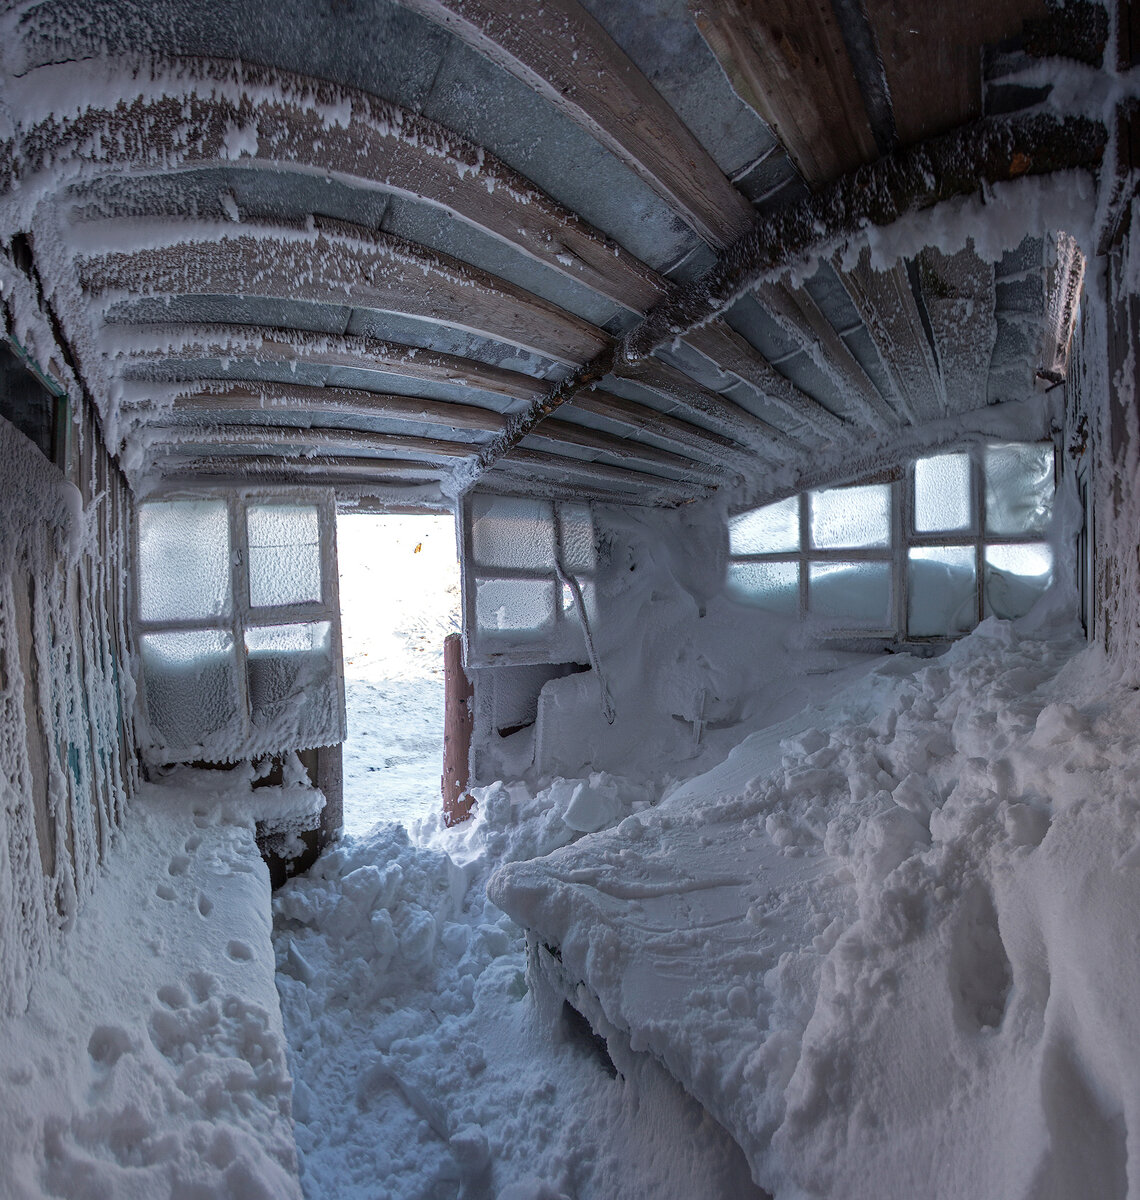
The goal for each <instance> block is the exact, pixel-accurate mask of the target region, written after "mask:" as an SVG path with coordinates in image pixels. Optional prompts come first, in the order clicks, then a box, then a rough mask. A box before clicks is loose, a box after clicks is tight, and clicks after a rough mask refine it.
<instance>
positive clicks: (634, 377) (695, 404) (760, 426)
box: [614, 358, 803, 454]
mask: <svg viewBox="0 0 1140 1200" xmlns="http://www.w3.org/2000/svg"><path fill="white" fill-rule="evenodd" d="M614 374H615V375H617V376H618V377H619V378H621V379H628V380H629V381H630V382H631V383H636V384H638V385H640V386H641V387H643V388H645V389H646V390H647V391H650V392H654V393H655V394H656V395H658V396H663V397H666V398H667V399H669V400H672V401H674V402H675V403H676V404H677V405H679V406H680V408H681V409H682V410H688V411H689V412H694V413H700V414H701V416H703V417H705V418H706V419H707V420H709V421H712V422H714V423H715V424H717V425H719V426H720V427H721V428H722V429H724V430H726V431H727V432H728V433H729V435H730V436H731V437H733V438H734V439H735V440H737V441H740V442H742V443H744V444H746V445H748V446H749V448H750V449H757V448H758V449H759V450H760V451H761V452H762V453H766V454H781V453H784V452H787V451H789V450H802V449H803V445H802V444H801V443H800V442H798V441H797V440H796V439H795V438H793V437H792V436H791V435H790V434H787V433H785V432H784V431H783V430H782V429H777V428H776V427H775V426H774V425H769V424H768V422H767V421H765V420H763V419H762V418H760V417H757V416H755V415H753V414H752V413H750V412H749V411H748V410H747V409H746V408H742V407H741V406H740V405H739V404H735V403H733V401H731V400H728V399H726V398H725V397H724V396H722V395H720V393H719V392H714V391H713V390H712V389H711V388H707V387H705V386H704V385H703V384H700V383H698V382H697V381H696V380H695V379H690V378H689V376H688V375H686V374H685V373H684V372H683V371H679V370H677V369H676V368H675V367H671V366H669V364H668V363H664V362H662V361H661V360H660V359H658V358H643V359H638V360H636V361H632V362H623V363H620V364H618V365H616V366H615V369H614ZM757 442H760V443H761V445H760V446H759V447H757V446H756V443H757Z"/></svg>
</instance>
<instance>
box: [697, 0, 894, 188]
mask: <svg viewBox="0 0 1140 1200" xmlns="http://www.w3.org/2000/svg"><path fill="white" fill-rule="evenodd" d="M689 9H690V11H691V12H692V13H693V16H694V18H695V20H696V22H697V26H698V28H699V29H700V31H701V34H702V36H703V37H704V39H705V41H706V42H707V43H708V45H709V48H710V49H711V50H712V52H713V53H714V54H715V55H716V57H717V58H718V59H719V61H720V64H721V66H722V67H723V68H724V72H725V74H726V75H727V76H728V79H729V82H730V83H731V84H732V86H733V89H734V90H735V91H736V93H737V95H738V96H739V97H740V98H741V99H742V100H743V101H744V102H745V103H746V104H748V105H750V106H751V107H752V108H753V109H754V110H755V111H756V112H757V113H758V114H759V115H760V117H761V119H762V120H763V121H764V123H765V124H766V125H767V126H768V127H769V128H770V129H771V130H772V131H773V133H775V135H776V136H777V137H778V138H779V139H780V142H781V143H782V144H783V146H784V149H785V150H787V152H788V155H789V157H790V158H791V159H792V161H793V162H794V163H795V164H796V166H797V168H798V169H799V171H800V174H801V175H803V177H804V179H806V180H807V181H808V183H809V184H819V183H822V182H824V181H825V180H829V179H834V178H835V177H836V176H838V175H841V174H843V173H844V172H845V171H850V170H852V169H853V168H854V167H857V166H859V164H860V163H865V162H871V161H872V160H873V159H875V158H877V157H878V153H879V151H878V147H877V146H876V144H875V137H874V134H873V132H872V130H871V123H870V121H869V119H868V117H867V110H866V106H865V104H864V102H863V96H862V93H861V92H860V90H859V84H858V81H857V79H856V77H855V72H854V70H853V69H852V66H851V60H850V57H849V55H848V52H847V47H846V44H845V43H844V39H843V32H842V30H841V29H840V26H839V22H838V21H837V20H836V16H835V11H834V9H833V7H832V5H831V2H830V0H763V2H762V3H761V2H760V0H689Z"/></svg>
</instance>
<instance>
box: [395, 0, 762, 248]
mask: <svg viewBox="0 0 1140 1200" xmlns="http://www.w3.org/2000/svg"><path fill="white" fill-rule="evenodd" d="M401 3H403V4H404V6H405V7H407V8H410V9H412V10H413V11H414V12H418V13H419V14H420V15H421V16H424V17H427V18H428V20H430V21H434V22H435V23H436V24H438V25H441V26H443V27H444V28H445V29H447V30H448V32H450V33H452V34H454V35H455V36H457V37H459V38H461V39H462V40H463V41H465V42H466V43H467V44H468V45H469V46H472V47H473V48H474V49H475V50H477V51H478V52H479V53H480V54H482V55H483V56H484V57H486V58H489V59H490V60H491V61H492V62H494V63H496V64H497V65H498V66H500V67H502V68H504V69H505V70H507V71H509V72H510V73H511V74H512V75H514V76H515V77H516V78H517V79H520V80H522V81H523V82H524V83H525V84H527V86H528V87H530V88H532V89H533V90H534V91H536V92H537V93H538V94H539V95H540V96H542V97H543V98H544V99H546V100H548V101H549V102H550V103H551V104H552V105H554V107H555V108H557V109H558V110H559V111H560V112H562V113H564V114H565V115H566V116H568V117H569V118H570V119H571V120H572V121H574V122H575V123H576V124H577V125H579V126H581V127H582V128H583V129H585V130H586V131H587V132H588V133H589V134H590V135H591V136H592V137H593V138H595V139H596V140H597V141H598V142H599V143H600V144H601V145H602V146H604V147H605V148H606V149H607V150H609V151H610V153H611V154H614V155H615V156H616V157H617V158H618V159H620V160H621V161H622V162H623V163H625V165H626V166H628V167H629V168H630V169H631V170H633V171H634V172H635V173H636V174H637V175H638V176H639V177H640V178H641V179H642V180H643V181H644V182H645V183H646V184H647V185H648V186H649V187H650V188H652V189H653V191H654V192H656V193H657V195H658V196H660V197H661V199H662V200H664V201H665V203H666V204H668V205H669V207H670V208H671V209H672V210H673V211H674V212H675V213H676V214H677V215H678V216H680V217H681V218H682V219H683V220H684V221H685V222H686V223H687V224H689V225H690V226H691V227H692V228H693V229H694V230H695V231H696V232H697V233H698V234H699V235H700V236H701V237H703V238H704V239H705V240H706V241H708V242H710V243H711V244H712V245H714V246H717V247H724V246H728V245H730V244H731V243H732V242H733V241H735V240H736V238H738V237H739V236H740V235H741V234H742V233H744V231H745V230H746V229H747V228H748V226H749V224H750V223H751V217H752V209H751V205H750V204H749V203H748V201H747V200H746V199H745V198H744V197H743V196H742V195H741V194H740V193H739V192H738V191H737V190H736V189H735V188H734V187H733V186H732V184H731V183H729V181H728V180H727V179H726V178H725V176H724V174H723V173H722V172H721V170H720V168H719V167H718V166H717V165H716V163H715V161H714V160H713V158H712V156H711V155H710V154H709V153H708V151H706V150H705V149H704V148H703V147H702V146H701V144H700V142H698V141H697V139H696V138H695V137H694V136H693V135H692V133H690V131H689V130H688V129H687V128H686V126H685V124H684V123H683V122H682V121H681V119H680V117H678V116H677V114H676V113H675V112H674V111H673V109H672V108H670V107H669V105H668V104H667V103H666V101H665V100H664V99H663V97H662V96H661V95H660V93H659V92H657V91H656V89H655V88H654V87H653V85H652V84H651V83H650V82H649V80H648V79H646V78H645V76H644V75H643V74H642V73H641V72H640V71H639V70H638V69H637V67H636V66H634V64H633V63H632V62H631V61H630V59H629V57H628V56H627V55H626V53H625V52H624V51H623V50H622V49H621V47H620V46H618V45H617V43H616V42H614V40H613V39H612V38H611V37H610V36H609V34H608V33H606V31H605V29H603V28H602V26H601V25H599V24H598V22H597V21H596V20H594V18H593V17H592V16H590V14H589V13H588V12H586V10H585V9H584V8H583V7H582V6H581V5H580V4H578V3H577V2H576V0H544V2H543V4H541V5H539V6H537V7H536V6H535V5H533V4H531V3H527V0H401Z"/></svg>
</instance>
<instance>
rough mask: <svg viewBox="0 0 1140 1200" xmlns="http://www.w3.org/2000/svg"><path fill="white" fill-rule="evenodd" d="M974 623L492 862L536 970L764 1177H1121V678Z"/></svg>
mask: <svg viewBox="0 0 1140 1200" xmlns="http://www.w3.org/2000/svg"><path fill="white" fill-rule="evenodd" d="M1080 645H1082V643H1081V642H1080V640H1079V639H1078V638H1075V637H1071V636H1070V637H1063V636H1059V635H1056V634H1054V636H1053V637H1052V639H1050V640H1034V639H1031V638H1027V637H1026V638H1023V637H1020V636H1018V634H1017V633H1015V632H1014V627H1013V626H1010V625H1008V624H1004V623H998V622H994V621H989V622H986V623H984V624H983V625H982V626H980V627H979V629H978V630H977V631H976V632H975V633H974V634H973V635H971V636H970V637H969V638H967V639H965V640H963V641H962V642H960V643H958V644H957V645H956V646H955V647H954V648H953V649H952V650H951V651H950V652H949V653H948V654H947V655H945V656H944V657H942V658H940V659H938V660H937V661H936V662H934V663H933V664H930V665H925V664H923V663H922V662H921V661H920V660H917V659H906V658H896V659H891V660H888V661H887V662H886V663H884V664H883V665H882V667H880V668H878V669H877V670H875V671H873V672H872V673H871V674H870V675H868V676H867V677H866V679H865V680H864V681H863V682H862V683H858V684H855V685H853V686H852V687H851V688H850V689H848V690H847V691H846V692H845V693H842V694H840V695H838V696H837V697H836V698H835V699H834V700H833V701H831V702H830V703H829V704H827V705H825V706H820V707H816V708H814V709H808V710H806V711H805V712H804V713H802V714H801V715H800V716H798V717H796V718H793V719H790V720H788V721H785V722H784V723H783V724H782V725H779V726H776V727H773V728H772V729H770V730H767V731H762V732H759V733H756V734H753V735H752V736H751V737H749V738H748V739H746V740H745V741H744V742H743V743H742V744H741V745H740V746H739V747H737V749H736V750H735V751H734V752H733V753H732V754H731V755H730V756H729V757H728V759H727V760H726V761H725V762H724V763H723V764H722V765H721V766H719V767H717V768H714V769H713V770H712V771H710V772H709V773H707V774H706V775H704V776H701V777H699V778H697V779H695V780H692V781H690V782H689V783H687V784H684V785H682V786H681V787H680V788H678V789H677V790H675V791H674V792H673V794H672V795H670V796H669V797H667V798H666V799H665V800H664V801H663V802H662V803H661V804H660V805H658V806H657V807H655V808H652V809H649V810H645V811H641V812H637V813H631V815H629V816H626V817H624V818H623V819H621V820H620V822H619V823H618V824H617V825H616V826H614V827H612V828H610V829H609V830H607V831H606V832H602V833H598V834H596V835H594V836H592V837H588V838H584V839H581V840H579V841H577V842H576V843H574V844H573V845H570V846H567V847H565V848H563V849H561V850H559V851H557V852H555V853H554V854H552V855H551V856H549V857H547V858H544V859H539V860H536V861H528V862H517V863H514V864H512V865H509V866H505V867H504V868H503V869H502V870H501V871H499V873H498V874H497V875H495V876H494V877H493V878H492V880H491V884H490V888H489V891H490V895H491V896H492V897H493V898H494V900H495V901H496V902H497V903H499V904H501V905H502V906H503V907H504V908H505V909H506V910H507V911H508V912H510V913H511V915H513V916H514V917H515V918H516V919H517V920H519V921H521V922H523V923H525V924H526V925H527V926H529V927H530V928H532V929H533V930H534V931H535V935H536V939H537V942H538V943H539V944H541V945H545V946H549V947H552V948H554V949H556V950H557V951H558V953H559V955H560V963H557V964H556V962H555V959H554V958H553V957H552V956H551V955H550V953H549V952H548V951H547V950H546V949H543V948H538V949H536V956H537V961H538V963H539V964H540V965H545V968H546V970H547V972H548V973H549V974H551V975H552V976H554V977H561V978H563V979H564V980H566V979H568V980H570V981H579V980H580V981H583V982H584V984H585V989H586V990H585V991H584V992H583V993H581V996H580V999H582V1000H583V1002H584V1003H585V1005H586V1006H587V1007H589V1006H590V1005H593V1006H594V1007H595V1008H596V1009H597V1011H598V1013H599V1014H600V1019H601V1021H602V1022H603V1023H608V1024H609V1025H611V1026H612V1027H614V1028H616V1029H617V1030H620V1031H622V1032H623V1033H624V1034H625V1035H626V1036H628V1037H629V1038H630V1040H631V1042H632V1044H633V1046H634V1047H635V1048H637V1049H644V1050H649V1051H651V1052H652V1053H653V1054H654V1055H656V1056H657V1057H658V1058H659V1059H661V1061H663V1062H664V1063H666V1064H667V1066H668V1067H669V1069H670V1071H671V1072H672V1073H673V1074H674V1075H675V1076H676V1077H677V1078H678V1079H679V1080H680V1081H681V1082H682V1083H683V1084H684V1085H685V1087H686V1088H687V1089H689V1090H690V1091H691V1092H692V1093H693V1094H694V1095H695V1096H696V1097H697V1098H699V1099H700V1100H701V1101H702V1102H703V1103H704V1104H705V1105H706V1106H707V1107H708V1109H709V1110H710V1112H712V1113H713V1115H714V1116H716V1117H717V1118H718V1119H719V1120H720V1121H722V1122H723V1123H724V1124H725V1126H726V1127H727V1128H728V1129H729V1130H730V1131H731V1132H732V1133H733V1134H734V1136H735V1137H736V1138H737V1139H738V1140H739V1142H740V1143H741V1145H742V1146H743V1147H744V1148H745V1150H746V1152H747V1154H748V1157H749V1160H750V1162H751V1163H752V1165H753V1168H754V1171H755V1175H756V1178H757V1179H758V1180H759V1182H760V1183H762V1184H763V1185H764V1186H765V1187H767V1188H769V1189H771V1190H772V1191H773V1192H774V1194H775V1195H777V1196H787V1197H792V1196H795V1197H803V1196H819V1197H825V1196H828V1197H831V1196H843V1197H845V1198H847V1200H857V1198H858V1197H875V1198H876V1200H880V1198H884V1197H895V1196H897V1197H900V1198H902V1197H907V1198H912V1197H914V1196H918V1195H922V1196H924V1197H925V1196H928V1197H965V1196H1003V1197H1010V1198H1012V1197H1027V1198H1028V1197H1034V1198H1037V1197H1042V1196H1055V1197H1075V1196H1080V1195H1097V1196H1105V1197H1109V1196H1121V1197H1122V1196H1124V1195H1125V1194H1126V1191H1127V1187H1126V1182H1125V1181H1126V1172H1127V1170H1128V1166H1127V1163H1128V1153H1127V1145H1128V1144H1129V1143H1130V1142H1131V1140H1132V1139H1133V1138H1134V1137H1135V1136H1136V1131H1137V1120H1138V1111H1137V1102H1138V1100H1140V1095H1138V1093H1137V1090H1136V1085H1135V1082H1134V1081H1135V1077H1136V1074H1137V1072H1136V1069H1135V1068H1136V1065H1137V1064H1136V1062H1135V1046H1136V1045H1137V1044H1138V1042H1137V1036H1138V1033H1140V1031H1138V1030H1137V1029H1136V1027H1135V1026H1136V1020H1135V1015H1134V1010H1135V1004H1134V1002H1133V999H1134V997H1135V995H1136V994H1137V989H1138V988H1140V978H1138V977H1137V970H1136V959H1135V956H1134V955H1133V954H1131V953H1129V952H1126V951H1122V948H1124V947H1128V946H1132V945H1133V944H1134V942H1135V933H1134V929H1133V926H1134V924H1135V920H1134V914H1135V912H1136V908H1137V904H1138V903H1140V876H1137V875H1136V872H1135V863H1136V862H1137V861H1140V858H1138V855H1137V850H1136V847H1137V845H1138V841H1137V839H1138V836H1140V824H1138V816H1140V810H1138V809H1137V807H1136V803H1135V796H1134V792H1135V784H1134V770H1135V768H1134V748H1135V737H1134V729H1135V726H1136V722H1137V719H1138V718H1140V712H1138V708H1140V700H1138V699H1137V697H1136V694H1135V693H1134V691H1133V690H1132V689H1131V688H1129V687H1128V686H1126V685H1125V684H1122V683H1121V682H1119V679H1118V676H1117V674H1116V672H1114V671H1113V670H1112V669H1110V667H1109V666H1108V664H1107V663H1106V662H1105V660H1104V659H1103V657H1102V656H1101V655H1100V653H1099V652H1098V651H1097V650H1095V649H1091V650H1086V651H1084V653H1082V654H1077V655H1076V656H1075V657H1072V656H1073V654H1074V651H1075V650H1077V649H1078V648H1079V646H1080Z"/></svg>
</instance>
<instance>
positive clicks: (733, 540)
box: [728, 496, 800, 554]
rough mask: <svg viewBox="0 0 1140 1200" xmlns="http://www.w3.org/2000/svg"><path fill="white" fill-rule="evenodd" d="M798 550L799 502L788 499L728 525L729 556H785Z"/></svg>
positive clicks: (743, 515) (740, 516) (798, 500)
mask: <svg viewBox="0 0 1140 1200" xmlns="http://www.w3.org/2000/svg"><path fill="white" fill-rule="evenodd" d="M799 548H800V498H799V497H798V496H789V497H788V498H787V499H786V500H780V501H779V502H778V503H776V504H765V505H764V507H763V508H756V509H753V510H752V512H746V513H740V514H739V515H738V516H735V517H731V518H730V519H729V522H728V549H729V553H730V554H786V553H787V552H788V551H789V550H798V549H799Z"/></svg>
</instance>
